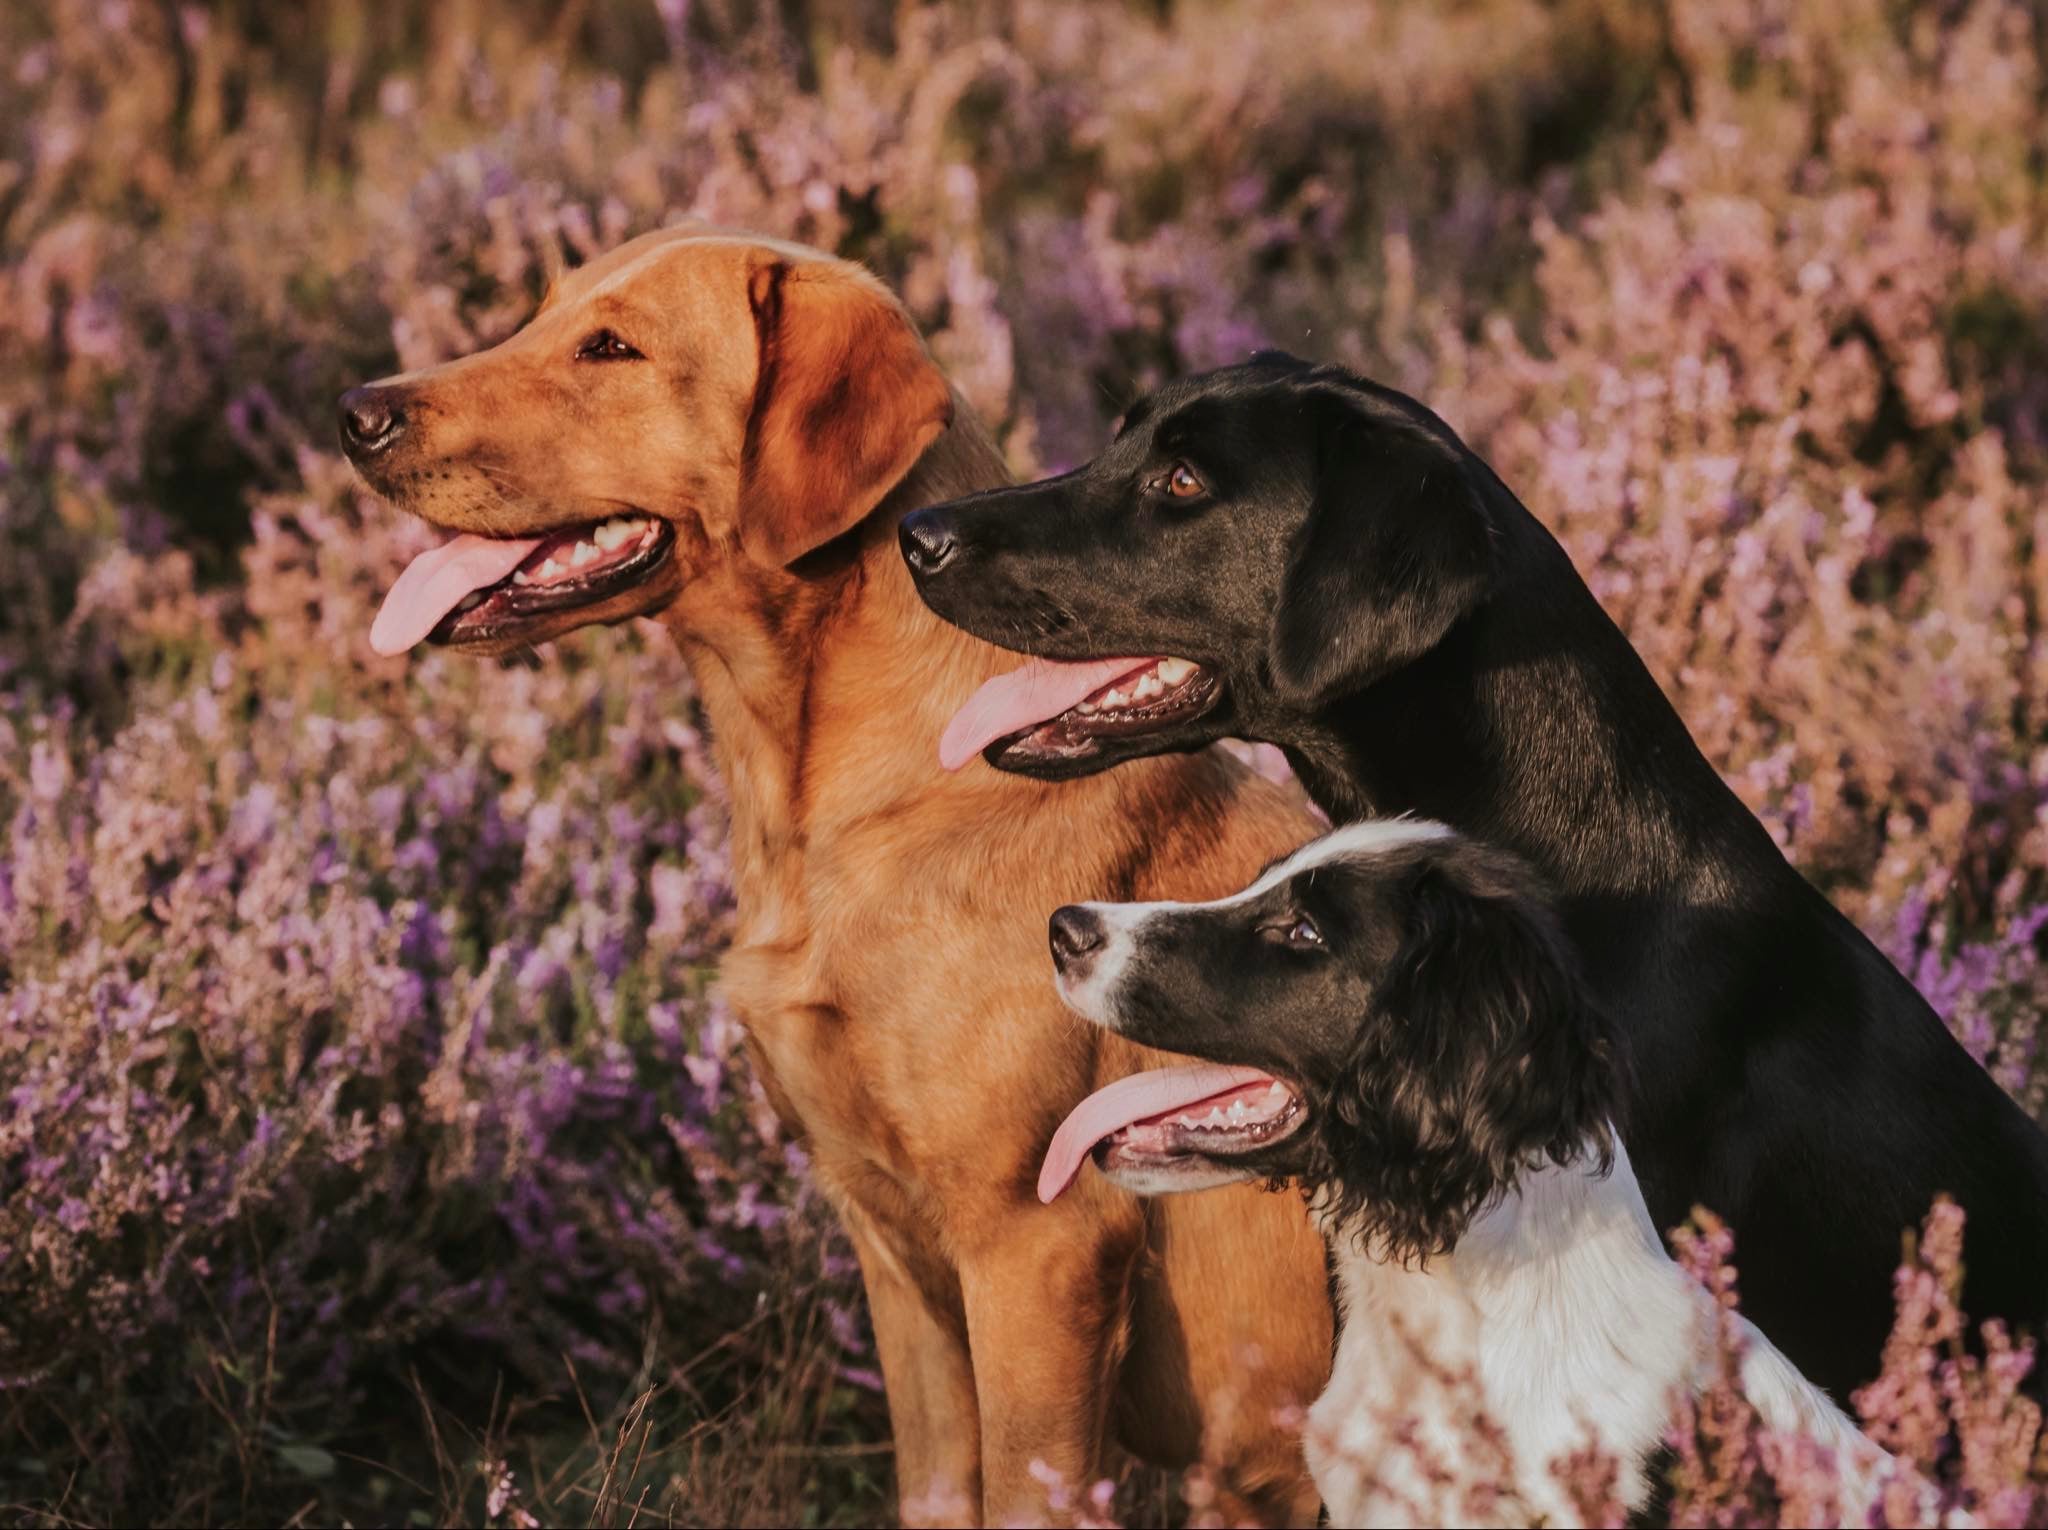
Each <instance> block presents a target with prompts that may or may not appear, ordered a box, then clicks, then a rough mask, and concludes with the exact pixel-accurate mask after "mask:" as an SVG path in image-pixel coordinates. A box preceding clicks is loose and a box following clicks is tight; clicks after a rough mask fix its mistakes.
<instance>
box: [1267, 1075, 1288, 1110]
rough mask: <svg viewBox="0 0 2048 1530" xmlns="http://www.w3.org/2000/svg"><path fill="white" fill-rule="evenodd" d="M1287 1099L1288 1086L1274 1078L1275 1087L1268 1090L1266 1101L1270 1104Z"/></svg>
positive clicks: (1276, 1103)
mask: <svg viewBox="0 0 2048 1530" xmlns="http://www.w3.org/2000/svg"><path fill="white" fill-rule="evenodd" d="M1286 1099H1287V1086H1286V1085H1285V1084H1283V1083H1281V1082H1280V1080H1278V1079H1277V1078H1276V1079H1274V1080H1273V1087H1272V1088H1270V1089H1268V1090H1267V1091H1266V1103H1267V1104H1268V1105H1279V1104H1283V1103H1285V1101H1286Z"/></svg>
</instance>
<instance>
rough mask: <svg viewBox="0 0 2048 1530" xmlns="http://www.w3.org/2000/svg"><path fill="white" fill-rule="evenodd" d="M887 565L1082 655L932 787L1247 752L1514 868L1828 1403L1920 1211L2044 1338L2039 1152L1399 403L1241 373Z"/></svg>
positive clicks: (1282, 369) (1327, 797) (1649, 1194)
mask: <svg viewBox="0 0 2048 1530" xmlns="http://www.w3.org/2000/svg"><path fill="white" fill-rule="evenodd" d="M901 535H902V542H903V548H904V552H905V556H906V558H907V559H908V561H909V563H910V565H911V568H912V571H913V573H914V575H915V577H916V579H917V583H918V587H919V589H920V590H921V592H922V593H923V595H924V598H925V600H926V602H927V603H928V604H929V605H930V606H931V607H932V609H933V610H934V611H936V612H937V613H938V614H939V615H940V616H942V617H945V618H946V619H948V620H950V621H952V622H955V623H957V624H958V625H960V626H962V627H965V628H966V629H967V630H968V631H970V632H973V633H975V634H977V635H979V636H981V637H983V638H986V639H988V640H990V641H992V642H995V643H1000V644H1003V645H1005V646H1008V647H1011V648H1014V649H1018V650H1021V651H1023V652H1025V653H1030V654H1035V655H1040V656H1044V657H1045V658H1048V659H1053V660H1060V661H1067V662H1062V663H1043V662H1041V663H1038V664H1033V665H1028V666H1026V667H1025V669H1023V670H1021V671H1019V672H1018V673H1017V674H1015V675H1012V676H1005V677H1001V678H999V679H997V680H995V681H993V682H991V683H990V685H989V686H987V687H985V688H984V689H983V691H982V692H980V693H979V694H977V695H976V696H975V697H974V698H973V699H972V700H971V701H970V702H969V703H968V705H967V706H966V707H965V708H964V709H963V710H962V711H961V713H960V714H959V715H958V717H956V718H955V720H954V722H953V724H952V725H951V726H950V727H949V729H948V730H947V733H946V736H945V738H944V739H943V740H942V745H941V756H942V759H943V760H944V761H945V763H947V764H948V765H952V766H958V765H961V764H964V763H966V762H967V761H970V760H972V759H973V758H974V756H975V755H976V754H977V753H979V754H982V755H983V756H984V757H985V758H986V759H987V760H988V761H989V762H990V763H992V764H994V765H996V766H998V767H1000V768H1002V769H1005V770H1013V771H1020V772H1023V773H1026V774H1030V775H1038V776H1046V777H1058V776H1067V775H1074V774H1080V773H1085V772H1089V771H1095V770H1101V769H1103V768H1105V767H1107V766H1110V765H1113V764H1115V763H1116V762H1117V761H1119V760H1124V759H1130V758H1132V757H1134V756H1137V755H1142V754H1152V753H1156V752H1159V751H1161V750H1167V749H1189V748H1194V747H1197V746H1200V745H1203V744H1206V743H1208V742H1210V741H1212V740H1214V739H1216V738H1219V737H1222V736H1225V735H1237V736H1241V737H1246V738H1255V739H1263V740H1267V741H1270V742H1272V743H1276V744H1278V745H1280V746H1281V747H1282V748H1283V749H1284V750H1285V752H1286V754H1287V757H1288V759H1289V761H1290V763H1291V764H1292V765H1293V766H1294V769H1295V771H1296V772H1297V773H1298V774H1299V776H1300V777H1301V780H1302V782H1303V783H1304V785H1306V786H1307V788H1308V790H1309V792H1310V794H1311V795H1312V796H1313V797H1314V798H1315V799H1316V801H1317V802H1318V803H1319V804H1320V805H1321V806H1322V807H1323V808H1324V809H1325V810H1326V811H1328V812H1329V814H1330V816H1331V818H1332V819H1333V820H1334V821H1336V822H1339V823H1341V822H1344V821H1347V820H1350V819H1356V818H1361V817H1368V816H1375V815H1377V816H1390V815H1394V814H1400V813H1412V814H1416V815H1420V816H1423V817H1428V818H1432V819H1437V820H1441V821H1443V822H1445V823H1448V824H1450V825H1452V826H1453V827H1455V828H1456V829H1457V830H1458V831H1459V832H1461V833H1464V834H1468V835H1470V836H1472V837H1474V838H1475V839H1478V840H1481V841H1484V842H1486V843H1488V844H1493V845H1498V846H1501V847H1502V848H1504V849H1507V850H1510V851H1512V852H1514V853H1515V854H1518V855H1520V856H1521V857H1522V858H1523V859H1525V860H1527V861H1529V862H1530V863H1532V864H1533V865H1534V866H1536V868H1537V869H1538V870H1539V871H1540V872H1541V874H1542V875H1543V877H1544V879H1545V881H1546V882H1547V883H1548V884H1549V885H1550V886H1552V887H1553V888H1555V889H1556V893H1557V899H1558V903H1557V907H1558V910H1559V913H1560V916H1561V918H1562V921H1563V924H1564V928H1565V930H1566V932H1567V934H1568V935H1569V936H1570V938H1571V940H1572V943H1573V946H1574V947H1575V948H1576V950H1577V951H1578V952H1579V955H1580V959H1581V961H1582V963H1583V965H1584V969H1585V972H1586V977H1587V981H1588V982H1589V983H1590V985H1591V987H1592V991H1593V993H1594V994H1595V996H1596V997H1597V998H1598V999H1599V1000H1600V1002H1601V1003H1602V1005H1603V1006H1604V1007H1605V1009H1606V1010H1607V1012H1608V1013H1610V1014H1612V1015H1613V1016H1614V1017H1615V1019H1616V1021H1617V1023H1618V1026H1619V1037H1620V1041H1621V1043H1622V1045H1623V1046H1624V1048H1625V1050H1626V1052H1627V1054H1628V1058H1629V1061H1630V1065H1631V1074H1632V1079H1633V1087H1634V1091H1635V1092H1634V1095H1633V1097H1632V1100H1631V1109H1630V1111H1629V1112H1628V1118H1627V1120H1626V1122H1625V1123H1624V1126H1623V1130H1624V1133H1625V1135H1626V1137H1627V1142H1628V1149H1629V1156H1630V1157H1631V1158H1632V1159H1633V1161H1634V1164H1635V1167H1636V1171H1637V1173H1638V1174H1639V1175H1640V1176H1641V1180H1642V1187H1643V1193H1644V1195H1645V1197H1646V1198H1647V1200H1648V1202H1649V1207H1650V1211H1651V1214H1652V1215H1653V1216H1654V1217H1655V1219H1656V1221H1657V1224H1658V1225H1659V1226H1660V1227H1670V1226H1673V1225H1675V1224H1676V1223H1678V1222H1680V1221H1681V1220H1683V1219H1684V1218H1685V1217H1686V1216H1687V1215H1688V1213H1689V1212H1690V1211H1691V1209H1692V1207H1693V1206H1694V1205H1696V1204H1698V1205H1705V1206H1707V1207H1709V1208H1711V1209H1712V1210H1714V1211H1715V1212H1717V1213H1719V1214H1720V1215H1721V1216H1722V1217H1724V1218H1725V1219H1727V1221H1728V1222H1729V1223H1730V1225H1731V1226H1732V1227H1733V1229H1734V1231H1735V1234H1736V1239H1737V1243H1738V1246H1739V1247H1740V1248H1741V1249H1742V1250H1743V1277H1744V1287H1745V1305H1746V1308H1747V1310H1748V1313H1749V1315H1750V1316H1751V1317H1752V1318H1754V1319H1755V1320H1756V1322H1757V1323H1758V1325H1759V1326H1760V1327H1761V1328H1763V1329H1764V1331H1765V1332H1767V1333H1769V1334H1770V1335H1771V1336H1772V1337H1773V1338H1774V1339H1775V1340H1776V1341H1777V1342H1778V1343H1779V1344H1781V1345H1782V1346H1783V1347H1784V1349H1785V1351H1786V1352H1787V1353H1788V1354H1789V1355H1790V1356H1791V1357H1792V1358H1793V1359H1794V1360H1795V1361H1797V1362H1798V1364H1799V1366H1800V1368H1801V1369H1802V1370H1803V1371H1804V1372H1805V1373H1806V1374H1807V1375H1809V1376H1811V1377H1813V1378H1814V1379H1815V1380H1817V1381H1820V1382H1821V1383H1823V1384H1824V1385H1826V1386H1828V1387H1829V1388H1830V1389H1832V1390H1833V1391H1834V1393H1835V1395H1836V1396H1838V1397H1843V1396H1846V1395H1847V1393H1848V1389H1849V1388H1851V1387H1853V1386H1856V1385H1857V1384H1859V1383H1861V1382H1863V1381H1865V1380H1867V1379H1869V1378H1870V1377H1871V1376H1872V1375H1874V1374H1875V1373H1876V1371H1877V1368H1878V1360H1879V1353H1880V1350H1881V1348H1882V1345H1883V1341H1884V1336H1885V1334H1886V1332H1887V1330H1888V1327H1889V1324H1890V1319H1891V1282H1890V1274H1891V1271H1892V1269H1893V1267H1894V1266H1895V1265H1896V1264H1897V1262H1898V1258H1899V1249H1900V1235H1901V1233H1902V1231H1904V1230H1905V1229H1907V1228H1910V1227H1911V1226H1913V1225H1914V1224H1916V1223H1917V1222H1918V1221H1919V1219H1920V1218H1921V1217H1923V1216H1925V1215H1926V1213H1927V1210H1928V1207H1929V1205H1930V1204H1931V1203H1932V1202H1933V1200H1934V1198H1935V1196H1936V1195H1938V1194H1941V1193H1947V1194H1949V1195H1951V1196H1953V1197H1954V1198H1955V1199H1956V1201H1958V1202H1959V1203H1960V1204H1961V1205H1962V1207H1963V1208H1964V1210H1965V1211H1966V1212H1967V1213H1968V1215H1969V1218H1970V1233H1971V1237H1970V1243H1969V1249H1970V1257H1969V1261H1968V1281H1967V1284H1966V1286H1965V1289H1964V1301H1965V1304H1966V1306H1967V1309H1968V1310H1969V1312H1970V1314H1971V1315H1972V1317H1974V1318H1978V1319H1982V1318H1988V1317H2002V1318H2004V1319H2006V1320H2007V1321H2008V1322H2009V1323H2011V1324H2015V1325H2020V1326H2025V1327H2030V1328H2033V1329H2035V1330H2037V1331H2038V1330H2039V1329H2040V1327H2041V1325H2042V1321H2043V1319H2044V1317H2048V1137H2044V1136H2043V1134H2042V1132H2041V1130H2040V1128H2039V1127H2037V1126H2036V1125H2035V1124H2034V1122H2033V1121H2031V1120H2030V1119H2028V1117H2027V1116H2026V1114H2025V1113H2024V1112H2023V1111H2021V1109H2020V1108H2019V1107H2018V1106H2017V1105H2016V1104H2014V1103H2013V1101H2012V1100H2010V1099H2009V1098H2007V1097H2006V1095H2005V1094H2004V1093H2003V1092H2002V1091H2001V1090H2000V1089H1999V1088H1998V1087H1997V1086H1996V1085H1995V1084H1994V1083H1993V1082H1992V1081H1991V1079H1990V1078H1989V1077H1988V1076H1987V1075H1986V1074H1985V1072H1984V1070H1983V1069H1982V1068H1980V1067H1978V1066H1977V1064H1976V1063H1975V1062H1973V1061H1972V1060H1971V1058H1970V1057H1969V1055H1968V1054H1967V1053H1965V1052H1964V1051H1963V1049H1962V1048H1961V1047H1960V1046H1959V1045H1958V1044H1957V1043H1956V1042H1955V1040H1954V1039H1953V1038H1952V1037H1951V1036H1950V1035H1949V1033H1948V1031H1947V1029H1946V1028H1945V1027H1944V1026H1943V1025H1942V1023H1941V1020H1940V1018H1939V1017H1938V1016H1937V1015H1936V1014H1935V1013H1934V1011H1933V1010H1932V1009H1930V1008H1929V1007H1928V1005H1927V1004H1926V1003H1925V1001H1923V1000H1922V998H1921V997H1920V995H1919V994H1918V993H1916V992H1915V991H1914V989H1913V987H1912V985H1911V984H1910V983H1908V982H1907V981H1906V980H1905V978H1903V977H1902V976H1901V975H1900V974H1899V973H1898V972H1897V971H1896V970H1895V969H1894V968H1893V967H1892V966H1891V965H1890V964H1889V963H1888V962H1887V961H1886V960H1885V959H1884V957H1883V956H1882V954H1880V953H1879V952H1878V951H1877V949H1876V948H1875V947H1873V946H1872V945H1871V943H1870V942H1869V941H1868V940H1867V939H1865V938H1864V936H1863V935H1862V934H1861V933H1860V932H1859V931H1858V930H1857V929H1856V928H1855V927H1854V926H1853V925H1852V924H1851V923H1850V922H1849V921H1848V920H1847V919H1845V918H1844V917H1843V916H1842V915H1841V914H1840V913H1839V912H1838V911H1837V910H1836V909H1835V908H1834V907H1833V906H1832V905H1830V904H1829V902H1828V901H1827V899H1826V898H1825V897H1823V896H1822V895H1821V894H1820V893H1819V892H1818V891H1816V890H1815V889H1814V888H1813V887H1812V886H1810V885H1809V884H1808V883H1807V882H1806V881H1805V880H1804V879H1803V878H1802V877H1801V876H1800V875H1799V874H1798V873H1797V872H1796V871H1795V870H1793V869H1792V867H1791V866H1790V865H1788V864H1787V863H1786V860H1785V858H1784V856H1783V855H1782V854H1781V853H1780V852H1779V850H1778V847H1777V846H1776V845H1775V844H1773V843H1772V841H1771V838H1770V836H1769V834H1768V833H1767V832H1766V831H1765V830H1764V828H1763V826H1762V825H1761V824H1759V823H1758V822H1757V820H1756V819H1755V817H1754V816H1753V815H1751V814H1750V812H1749V811H1748V810H1747V809H1746V808H1745V807H1744V806H1743V804H1742V803H1741V801H1740V800H1739V799H1738V798H1737V797H1736V796H1735V794H1734V793H1733V792H1732V791H1730V790H1729V788H1728V787H1727V785H1726V784H1725V783H1724V782H1723V781H1722V780H1721V779H1720V777H1719V776H1718V775H1716V774H1715V772H1714V770H1713V767H1712V766H1711V765H1709V764H1708V762H1707V760H1706V759H1705V758H1704V757H1703V756H1702V755H1701V753H1700V751H1699V749H1698V747H1697V746H1696V745H1695V744H1694V743H1693V740H1692V738H1691V736H1690V735H1689V734H1688V733H1687V732H1686V729H1685V725H1684V723H1683V722H1682V721H1681V720H1680V719H1679V717H1678V714H1677V713H1676V712H1675V711H1674V710H1673V709H1672V707H1671V705H1670V703H1669V702H1668V701H1667V700H1666V699H1665V697H1664V696H1663V694H1662V693H1661V692H1660V691H1659V690H1658V688H1657V685H1656V682H1655V680H1654V679H1653V678H1652V677H1651V675H1650V674H1649V672H1648V671H1647V670H1646V669H1645V668H1644V666H1643V663H1642V661H1641V659H1640V658H1638V656H1637V655H1636V653H1635V651H1634V650H1633V649H1632V648H1631V647H1630V646H1629V644H1628V641H1627V639H1626V638H1624V637H1623V636H1622V634H1621V632H1620V631H1619V630H1618V629H1617V628H1616V627H1615V625H1614V624H1613V622H1611V621H1610V620H1609V619H1608V618H1607V616H1606V614H1605V613H1604V612H1603V611H1602V610H1601V609H1600V606H1599V604H1598V602H1596V601H1595V600H1594V598H1593V596H1592V593H1591V592H1590V591H1589V590H1588V589H1587V588H1586V586H1585V584H1584V582H1583V581H1582V580H1581V579H1580V578H1579V577H1578V574H1577V573H1576V572H1575V571H1574V570H1573V568H1572V565H1571V561H1570V559H1569V558H1567V557H1566V555H1565V553H1564V550H1563V549H1562V548H1560V547H1559V546H1558V545H1557V543H1556V541H1555V540H1554V539H1553V538H1552V537H1551V536H1550V534H1549V533H1548V532H1547V531H1546V530H1545V529H1544V528H1543V526H1542V525H1541V524H1540V523H1539V522H1538V521H1537V520H1536V518H1535V517H1534V516H1532V515H1531V514H1530V513H1529V512H1528V511H1527V510H1526V509H1525V508H1524V507H1523V506H1522V505H1521V504H1520V503H1519V502H1518V501H1517V500H1516V498H1515V496H1514V495H1513V494H1512V493H1510V492H1509V491H1508V489H1507V488H1506V487H1505V486H1503V485H1502V484H1501V482H1500V480H1499V479H1498V478H1496V477H1495V476H1494V475H1493V473H1492V472H1491V471H1490V470H1489V469H1488V468H1487V466H1486V464H1485V463H1483V462H1482V461H1480V460H1479V458H1478V457H1476V456H1474V455H1473V454H1472V453H1471V452H1470V451H1468V450H1467V449H1466V448H1465V446H1464V445H1463V444H1462V443H1461V442H1460V441H1459V440H1458V438H1457V436H1456V435H1455V434H1454V433H1453V432H1452V431H1451V430H1450V428H1449V427H1448V426H1446V425H1445V424H1444V423H1443V422H1442V421H1441V420H1439V419H1437V417H1436V416H1435V415H1433V414H1431V413H1430V412H1429V411H1428V410H1427V409H1425V408H1423V407H1422V406H1421V405H1420V404H1417V403H1416V402H1414V401H1413V400H1412V399H1408V398H1405V397H1403V396H1401V395H1400V394H1397V393H1394V392H1391V391H1389V390H1387V389H1384V388H1379V387H1375V386H1374V385H1372V384H1370V383H1367V382H1364V381H1361V380H1360V379H1358V378H1355V377H1353V376H1351V375H1350V374H1348V373H1345V372H1343V371H1341V370H1338V369H1336V368H1330V367H1312V366H1310V365H1308V364H1306V363H1304V362H1300V361H1297V360H1295V359H1293V358H1291V357H1278V356H1269V357H1264V358H1260V359H1256V360H1254V361H1253V362H1251V363H1249V364H1246V365H1243V366H1237V367H1230V368H1226V369H1224V370H1222V371H1219V372H1214V373H1210V374H1208V375H1206V376H1202V377H1196V378H1191V379H1188V380H1186V381H1184V382H1180V383H1176V384H1173V385H1172V386H1170V387H1168V388H1165V389H1162V390H1161V391H1160V392H1158V393H1156V394H1154V395H1152V396H1151V397H1150V398H1148V399H1146V400H1143V401H1141V402H1140V403H1139V404H1138V405H1136V406H1135V407H1134V408H1133V409H1132V410H1131V411H1130V413H1129V415H1128V416H1127V417H1126V419H1125V422H1124V425H1123V427H1122V429H1121V431H1120V432H1119V433H1118V435H1117V438H1116V440H1115V441H1114V442H1113V443H1112V444H1111V445H1110V446H1109V448H1108V449H1107V450H1106V451H1104V452H1103V454H1102V455H1101V456H1100V457H1098V458H1097V459H1096V460H1095V461H1093V462H1091V463H1088V464H1086V465H1085V466H1083V467H1081V468H1078V469H1076V470H1075V471H1073V472H1071V473H1068V474H1066V475H1064V476H1063V477H1059V478H1055V479H1051V480H1049V481H1047V482H1045V483H1040V484H1035V485H1029V486H1026V487H1022V488H1016V489H1006V490H1001V491H997V492H994V493H990V494H985V495H979V496H976V497H974V498H972V499H969V500H964V501H961V502H958V503H957V504H955V505H952V506H942V507H936V508H934V509H930V510H924V511H920V512H918V513H917V514H915V515H912V516H910V517H908V518H907V519H906V520H905V521H904V522H903V524H902V529H901ZM1158 655H1172V656H1173V657H1170V658H1164V659H1162V658H1159V657H1157V656H1158ZM1147 656H1152V657H1147Z"/></svg>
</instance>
